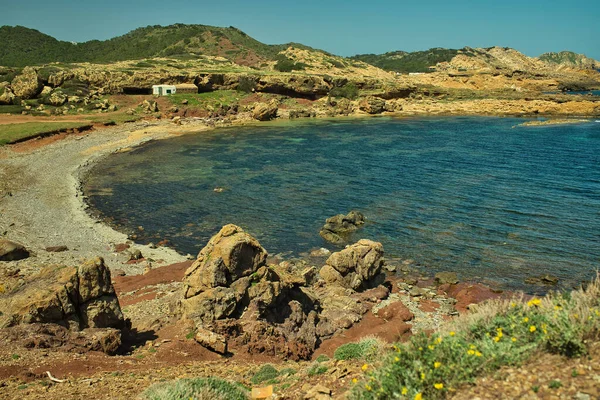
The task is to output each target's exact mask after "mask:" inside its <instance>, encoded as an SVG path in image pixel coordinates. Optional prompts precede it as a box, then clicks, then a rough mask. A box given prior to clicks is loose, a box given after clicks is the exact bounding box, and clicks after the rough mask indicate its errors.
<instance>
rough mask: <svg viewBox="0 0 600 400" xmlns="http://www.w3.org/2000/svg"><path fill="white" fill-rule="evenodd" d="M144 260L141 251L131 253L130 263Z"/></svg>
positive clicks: (135, 250) (134, 250)
mask: <svg viewBox="0 0 600 400" xmlns="http://www.w3.org/2000/svg"><path fill="white" fill-rule="evenodd" d="M142 258H144V256H143V255H142V252H141V250H140V249H133V250H131V251H130V252H129V261H137V260H141V259H142Z"/></svg>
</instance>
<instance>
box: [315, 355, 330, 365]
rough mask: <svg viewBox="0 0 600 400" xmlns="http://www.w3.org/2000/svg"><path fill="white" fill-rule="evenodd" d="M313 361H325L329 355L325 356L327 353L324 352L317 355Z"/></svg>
mask: <svg viewBox="0 0 600 400" xmlns="http://www.w3.org/2000/svg"><path fill="white" fill-rule="evenodd" d="M315 361H316V362H318V363H322V362H325V361H329V357H327V355H325V354H321V355H320V356H319V357H317V359H316V360H315Z"/></svg>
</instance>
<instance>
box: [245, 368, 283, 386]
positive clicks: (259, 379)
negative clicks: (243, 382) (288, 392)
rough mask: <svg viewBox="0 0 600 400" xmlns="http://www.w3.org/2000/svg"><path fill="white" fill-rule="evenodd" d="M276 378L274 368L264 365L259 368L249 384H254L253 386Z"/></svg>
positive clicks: (276, 374) (277, 372)
mask: <svg viewBox="0 0 600 400" xmlns="http://www.w3.org/2000/svg"><path fill="white" fill-rule="evenodd" d="M278 376H279V371H277V369H276V368H275V367H274V366H272V365H271V364H265V365H263V366H262V367H260V369H259V370H258V372H257V373H256V374H254V376H253V377H252V378H251V379H250V382H252V383H254V384H255V385H258V384H260V383H263V382H266V381H268V380H271V379H275V378H277V377H278Z"/></svg>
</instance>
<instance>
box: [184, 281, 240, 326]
mask: <svg viewBox="0 0 600 400" xmlns="http://www.w3.org/2000/svg"><path fill="white" fill-rule="evenodd" d="M237 303H238V297H237V295H236V291H235V290H234V289H232V288H225V287H216V288H213V289H209V290H206V291H204V292H202V293H199V294H197V295H195V296H193V297H190V298H185V299H183V300H181V311H182V313H183V316H184V317H185V318H187V319H191V320H193V321H201V322H205V323H208V322H212V321H215V320H218V319H223V318H227V317H229V316H231V315H232V314H233V313H234V311H235V310H236V308H237Z"/></svg>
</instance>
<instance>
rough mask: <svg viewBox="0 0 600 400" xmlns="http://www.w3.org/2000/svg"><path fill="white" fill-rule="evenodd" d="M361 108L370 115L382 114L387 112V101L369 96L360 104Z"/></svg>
mask: <svg viewBox="0 0 600 400" xmlns="http://www.w3.org/2000/svg"><path fill="white" fill-rule="evenodd" d="M359 108H360V110H362V111H364V112H366V113H368V114H381V113H382V112H384V111H385V100H383V99H380V98H377V97H373V96H369V97H367V98H365V99H364V100H362V101H361V102H360V104H359Z"/></svg>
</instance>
